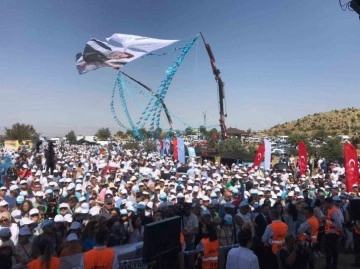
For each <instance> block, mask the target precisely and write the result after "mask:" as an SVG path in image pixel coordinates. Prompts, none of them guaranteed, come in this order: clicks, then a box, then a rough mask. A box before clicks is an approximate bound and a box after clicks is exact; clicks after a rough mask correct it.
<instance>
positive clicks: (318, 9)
mask: <svg viewBox="0 0 360 269" xmlns="http://www.w3.org/2000/svg"><path fill="white" fill-rule="evenodd" d="M199 31H202V32H203V33H204V35H205V37H206V38H207V40H208V42H209V43H210V44H211V46H212V48H213V52H214V54H215V57H216V60H217V66H218V68H219V69H220V70H221V71H222V77H223V80H224V81H225V86H226V88H225V90H226V100H227V110H228V118H227V126H228V127H230V126H231V127H237V128H241V129H247V128H252V129H255V130H258V129H263V128H267V127H270V126H272V125H274V124H276V123H281V122H285V121H289V120H293V119H297V118H299V117H302V116H304V115H307V114H310V113H315V112H321V111H327V110H331V109H340V108H344V107H349V106H355V107H357V106H358V105H359V100H360V91H359V85H360V75H359V70H360V50H359V46H360V21H359V19H358V16H357V14H356V13H354V12H343V11H342V10H341V9H340V7H339V5H338V1H337V0H331V1H329V0H318V1H313V0H303V1H295V0H294V1H292V0H273V1H248V0H238V1H230V0H229V1H219V0H217V1H216V0H211V1H209V0H207V1H206V0H196V1H195V0H183V1H175V0H174V1H165V0H153V1H151V0H137V1H134V0H129V1H115V0H107V1H97V0H96V1H95V0H86V1H85V0H77V1H70V0H67V1H51V0H38V1H27V0H16V1H11V0H2V1H0V34H1V38H0V48H1V50H0V60H1V65H0V92H1V96H0V110H1V121H0V126H1V128H2V127H3V126H10V125H11V124H13V123H15V122H24V123H31V124H33V125H34V126H35V127H36V128H37V129H38V130H39V131H41V132H42V133H43V134H45V135H63V134H65V133H66V132H67V131H69V130H71V129H73V130H75V132H76V133H77V134H82V135H92V134H93V133H94V132H95V131H96V130H97V129H98V128H100V127H110V128H111V129H112V130H117V129H119V128H118V127H117V125H116V123H115V122H114V120H113V118H112V115H111V112H110V106H109V103H110V96H111V90H112V87H113V84H114V81H115V78H116V71H114V70H112V69H104V68H103V69H101V70H96V71H92V72H89V73H87V74H84V75H81V76H80V75H78V73H77V71H76V68H75V54H76V53H77V52H80V51H82V50H83V48H84V45H85V43H86V42H87V41H88V40H89V39H90V38H98V39H100V40H105V38H106V37H109V36H110V35H111V34H113V33H126V34H137V35H145V36H150V37H155V38H163V39H180V40H189V37H191V36H194V35H195V34H196V33H198V32H199ZM162 51H166V49H164V50H162ZM172 57H173V56H169V57H168V56H166V57H158V58H151V59H140V60H137V61H136V62H133V63H130V64H128V65H127V66H126V67H125V68H124V71H126V72H128V73H129V74H131V75H133V76H135V77H136V78H138V79H139V80H141V81H143V82H144V83H147V84H149V85H150V86H152V87H154V88H156V87H157V86H158V85H159V84H160V80H161V78H162V76H163V74H164V71H165V69H166V67H167V66H168V65H170V63H171V62H172V60H173V59H174V58H172ZM165 102H166V103H167V105H168V107H169V109H170V110H171V111H172V112H173V113H174V114H175V115H177V116H178V117H179V118H181V119H182V120H184V121H186V122H188V123H190V124H191V125H192V126H194V127H197V126H199V125H201V124H202V123H203V116H202V111H207V123H208V124H216V123H217V122H218V105H217V92H216V84H215V81H214V79H213V76H212V71H211V69H210V65H209V62H208V58H207V55H206V52H205V49H204V47H203V44H202V43H200V42H199V43H198V44H197V45H196V46H194V47H193V49H192V51H191V53H190V54H189V55H188V57H187V58H186V59H185V61H184V63H183V65H182V66H181V68H180V70H179V72H178V73H177V75H176V78H175V79H174V81H173V83H172V85H171V86H170V89H169V92H168V95H167V97H166V100H165ZM132 107H133V106H132ZM117 109H118V111H121V107H120V105H119V104H117ZM120 117H121V118H122V119H123V121H124V122H126V120H125V118H124V117H123V116H122V114H121V113H120ZM163 126H164V127H166V124H165V123H164V124H163ZM178 127H179V128H181V125H180V124H179V125H178Z"/></svg>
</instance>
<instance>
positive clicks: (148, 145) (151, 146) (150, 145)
mask: <svg viewBox="0 0 360 269" xmlns="http://www.w3.org/2000/svg"><path fill="white" fill-rule="evenodd" d="M143 147H144V150H145V151H146V152H153V151H155V150H156V144H155V141H149V140H146V141H145V142H144V144H143Z"/></svg>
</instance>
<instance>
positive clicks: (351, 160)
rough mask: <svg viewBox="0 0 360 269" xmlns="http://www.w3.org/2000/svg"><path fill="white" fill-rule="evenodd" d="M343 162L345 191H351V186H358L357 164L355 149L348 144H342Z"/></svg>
mask: <svg viewBox="0 0 360 269" xmlns="http://www.w3.org/2000/svg"><path fill="white" fill-rule="evenodd" d="M344 162H345V164H344V165H345V176H346V191H348V192H351V191H353V189H352V186H353V184H359V164H358V156H357V152H356V148H355V147H354V146H353V145H352V144H350V143H345V144H344Z"/></svg>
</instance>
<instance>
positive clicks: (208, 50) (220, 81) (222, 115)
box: [200, 33, 227, 140]
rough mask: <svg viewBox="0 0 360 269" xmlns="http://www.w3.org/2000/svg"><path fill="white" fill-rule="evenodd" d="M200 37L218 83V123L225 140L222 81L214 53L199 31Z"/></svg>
mask: <svg viewBox="0 0 360 269" xmlns="http://www.w3.org/2000/svg"><path fill="white" fill-rule="evenodd" d="M200 35H201V38H202V40H203V42H204V45H205V48H206V51H207V53H208V55H209V58H210V64H211V68H212V70H213V74H214V76H215V80H216V82H217V84H218V94H219V114H220V119H219V123H220V130H221V139H223V140H225V139H226V137H227V134H226V125H225V117H226V116H227V115H226V114H225V109H224V103H225V102H224V101H225V91H224V82H223V81H222V79H221V76H220V70H219V69H217V68H216V65H215V57H214V54H213V53H212V50H211V47H210V45H209V44H208V43H206V41H205V38H204V36H203V34H202V33H200Z"/></svg>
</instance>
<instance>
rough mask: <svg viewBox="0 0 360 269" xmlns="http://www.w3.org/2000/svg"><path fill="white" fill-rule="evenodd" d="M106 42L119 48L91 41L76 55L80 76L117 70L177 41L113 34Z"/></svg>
mask: <svg viewBox="0 0 360 269" xmlns="http://www.w3.org/2000/svg"><path fill="white" fill-rule="evenodd" d="M106 40H107V41H114V42H116V43H119V46H113V45H111V44H109V43H107V42H104V41H100V40H97V39H91V40H90V41H88V42H87V43H86V46H85V48H84V51H83V52H82V53H78V54H76V67H77V69H78V71H79V73H80V74H83V73H86V72H88V71H91V70H95V69H98V68H100V67H112V68H114V69H117V70H118V69H120V68H121V67H123V66H124V65H125V64H127V63H129V62H132V61H134V60H136V59H138V58H140V57H142V56H144V55H145V54H147V53H149V52H152V51H154V50H158V49H161V48H164V47H166V46H169V45H171V44H173V43H175V42H177V41H178V40H164V39H156V38H150V37H144V36H136V35H125V34H113V35H112V36H111V37H109V38H107V39H106Z"/></svg>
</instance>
